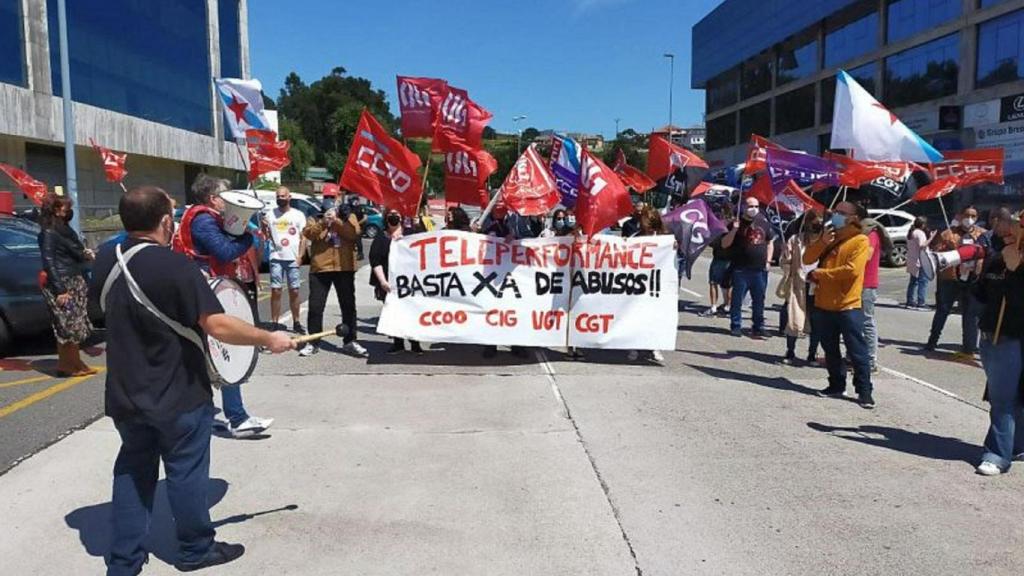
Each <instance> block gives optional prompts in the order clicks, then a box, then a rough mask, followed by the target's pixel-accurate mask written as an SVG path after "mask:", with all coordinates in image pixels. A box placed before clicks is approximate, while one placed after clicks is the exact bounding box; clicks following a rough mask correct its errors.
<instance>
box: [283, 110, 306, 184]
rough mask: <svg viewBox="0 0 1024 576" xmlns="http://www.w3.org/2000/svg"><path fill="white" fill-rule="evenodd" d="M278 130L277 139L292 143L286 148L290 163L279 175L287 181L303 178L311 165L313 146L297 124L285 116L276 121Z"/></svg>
mask: <svg viewBox="0 0 1024 576" xmlns="http://www.w3.org/2000/svg"><path fill="white" fill-rule="evenodd" d="M278 130H279V132H280V135H279V139H281V140H288V141H289V142H291V143H292V146H291V148H289V149H288V157H289V158H291V161H292V163H291V164H289V165H288V166H287V167H285V169H284V170H282V172H281V177H282V178H283V179H284V180H287V181H289V182H296V181H300V180H304V179H305V177H306V170H307V169H309V167H310V166H312V165H313V146H312V145H311V144H310V143H309V141H308V140H306V138H305V137H304V136H303V135H302V129H301V128H299V125H298V124H296V123H295V122H292V121H291V120H288V119H287V118H281V119H280V120H279V123H278Z"/></svg>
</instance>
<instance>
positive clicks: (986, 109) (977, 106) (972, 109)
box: [964, 100, 1000, 128]
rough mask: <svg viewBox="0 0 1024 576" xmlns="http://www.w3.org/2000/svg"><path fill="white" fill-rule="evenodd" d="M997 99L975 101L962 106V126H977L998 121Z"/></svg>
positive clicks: (998, 102) (998, 106)
mask: <svg viewBox="0 0 1024 576" xmlns="http://www.w3.org/2000/svg"><path fill="white" fill-rule="evenodd" d="M999 110H1000V101H999V100H988V101H985V102H976V103H974V104H967V105H966V106H964V128H977V127H978V126H987V125H989V124H998V123H999Z"/></svg>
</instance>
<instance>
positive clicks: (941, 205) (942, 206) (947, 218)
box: [939, 196, 951, 228]
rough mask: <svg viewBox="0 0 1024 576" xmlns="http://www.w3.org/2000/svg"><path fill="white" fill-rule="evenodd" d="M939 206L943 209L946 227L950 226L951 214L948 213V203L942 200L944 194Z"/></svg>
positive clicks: (940, 198) (940, 197)
mask: <svg viewBox="0 0 1024 576" xmlns="http://www.w3.org/2000/svg"><path fill="white" fill-rule="evenodd" d="M939 208H941V209H942V219H943V220H945V221H946V228H950V227H951V226H950V224H949V215H948V214H947V213H946V203H945V202H943V201H942V196H939Z"/></svg>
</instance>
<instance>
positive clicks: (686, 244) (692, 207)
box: [665, 198, 727, 279]
mask: <svg viewBox="0 0 1024 576" xmlns="http://www.w3.org/2000/svg"><path fill="white" fill-rule="evenodd" d="M665 224H666V225H667V226H668V229H669V231H671V232H672V233H673V234H674V235H675V237H676V243H677V245H678V252H679V256H680V258H681V259H682V262H681V263H680V268H679V270H680V272H681V273H684V274H686V278H687V279H689V278H691V277H692V270H693V263H694V262H696V261H697V258H698V257H700V255H701V253H702V252H704V249H705V248H707V247H708V244H710V243H711V242H713V241H714V240H715V239H716V238H718V237H719V236H721V235H722V234H725V233H726V231H727V229H726V227H725V224H723V223H722V221H721V220H719V219H718V217H717V216H715V213H714V212H713V211H712V210H711V207H710V206H709V205H708V203H707V200H705V199H703V198H694V199H693V200H690V201H689V202H687V203H686V204H684V205H682V206H680V207H678V208H676V209H675V210H673V211H671V212H669V213H668V214H666V215H665Z"/></svg>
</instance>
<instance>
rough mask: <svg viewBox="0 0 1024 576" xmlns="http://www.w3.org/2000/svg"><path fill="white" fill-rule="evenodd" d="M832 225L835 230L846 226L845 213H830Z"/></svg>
mask: <svg viewBox="0 0 1024 576" xmlns="http://www.w3.org/2000/svg"><path fill="white" fill-rule="evenodd" d="M831 222H832V227H833V228H835V229H836V230H839V229H840V228H845V227H846V214H839V213H838V212H837V213H835V214H833V215H832V220H831Z"/></svg>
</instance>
